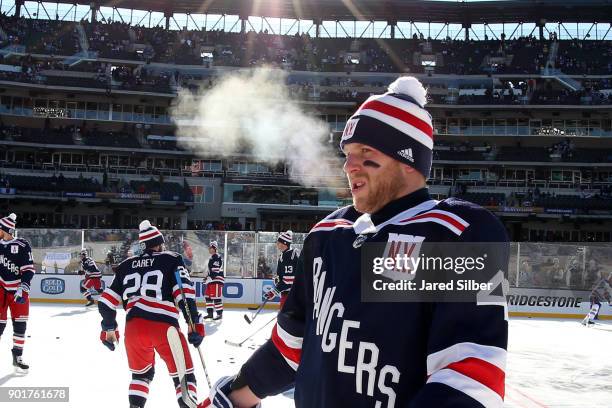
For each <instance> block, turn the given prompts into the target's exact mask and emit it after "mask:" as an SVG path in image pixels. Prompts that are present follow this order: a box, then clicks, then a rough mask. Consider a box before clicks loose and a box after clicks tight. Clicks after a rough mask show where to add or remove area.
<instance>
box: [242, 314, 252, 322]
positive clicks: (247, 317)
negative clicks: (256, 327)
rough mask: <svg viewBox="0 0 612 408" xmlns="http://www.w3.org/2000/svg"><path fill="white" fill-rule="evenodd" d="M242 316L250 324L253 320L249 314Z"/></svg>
mask: <svg viewBox="0 0 612 408" xmlns="http://www.w3.org/2000/svg"><path fill="white" fill-rule="evenodd" d="M242 317H244V320H246V322H247V323H248V324H251V323H252V322H253V321H252V320H251V319H249V316H247V315H243V316H242Z"/></svg>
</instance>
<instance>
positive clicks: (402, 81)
mask: <svg viewBox="0 0 612 408" xmlns="http://www.w3.org/2000/svg"><path fill="white" fill-rule="evenodd" d="M389 92H390V93H396V94H402V95H406V96H410V97H411V98H413V99H414V100H415V101H416V102H417V103H418V104H419V105H421V106H425V104H426V103H427V90H426V89H425V88H424V87H423V84H422V83H421V82H420V81H419V80H418V79H416V78H415V77H411V76H403V77H399V78H397V79H396V80H395V81H393V82H392V83H391V85H389Z"/></svg>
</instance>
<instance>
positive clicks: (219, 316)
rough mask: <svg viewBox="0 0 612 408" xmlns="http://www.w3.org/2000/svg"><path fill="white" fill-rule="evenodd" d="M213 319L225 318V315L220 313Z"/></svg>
mask: <svg viewBox="0 0 612 408" xmlns="http://www.w3.org/2000/svg"><path fill="white" fill-rule="evenodd" d="M213 320H223V315H222V314H218V315H217V316H215V318H214V319H213Z"/></svg>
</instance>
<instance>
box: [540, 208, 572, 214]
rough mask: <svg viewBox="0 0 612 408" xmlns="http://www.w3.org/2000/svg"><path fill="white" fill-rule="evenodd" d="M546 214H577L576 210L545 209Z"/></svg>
mask: <svg viewBox="0 0 612 408" xmlns="http://www.w3.org/2000/svg"><path fill="white" fill-rule="evenodd" d="M544 212H545V213H547V214H575V213H576V210H575V209H573V208H545V209H544Z"/></svg>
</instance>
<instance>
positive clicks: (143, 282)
mask: <svg viewBox="0 0 612 408" xmlns="http://www.w3.org/2000/svg"><path fill="white" fill-rule="evenodd" d="M130 281H134V283H133V284H131V285H128V282H130ZM162 281H163V275H162V272H161V271H159V270H155V271H149V272H147V273H145V274H144V275H142V277H141V275H140V274H139V273H132V274H130V275H127V276H126V277H125V278H123V286H124V287H125V290H124V291H123V299H126V300H127V299H128V298H129V297H130V296H132V294H134V293H137V292H139V291H140V295H141V296H147V297H153V298H155V299H159V300H161V299H162V294H161V285H162Z"/></svg>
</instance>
